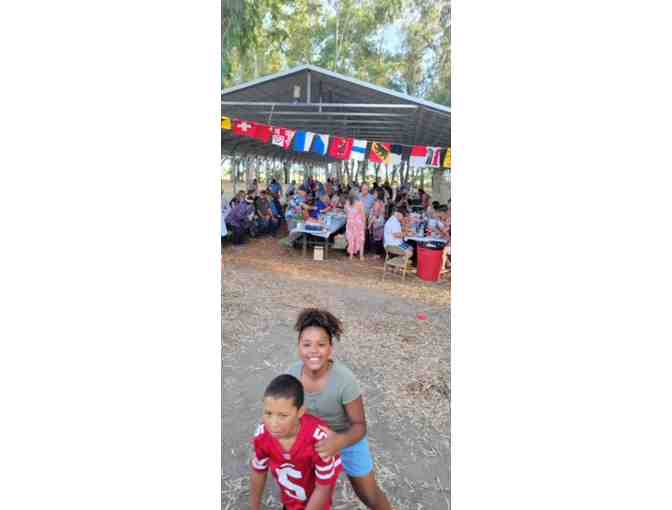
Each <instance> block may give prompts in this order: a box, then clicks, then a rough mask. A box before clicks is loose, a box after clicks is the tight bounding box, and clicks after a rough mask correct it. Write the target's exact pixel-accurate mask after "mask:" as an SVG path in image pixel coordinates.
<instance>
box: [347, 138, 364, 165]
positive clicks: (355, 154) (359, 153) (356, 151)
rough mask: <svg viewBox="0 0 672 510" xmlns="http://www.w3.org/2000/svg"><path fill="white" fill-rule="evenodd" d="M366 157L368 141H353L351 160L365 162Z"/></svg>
mask: <svg viewBox="0 0 672 510" xmlns="http://www.w3.org/2000/svg"><path fill="white" fill-rule="evenodd" d="M364 156H366V140H357V139H354V140H353V141H352V152H351V153H350V159H353V160H355V161H364Z"/></svg>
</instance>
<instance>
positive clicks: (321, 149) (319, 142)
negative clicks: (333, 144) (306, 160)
mask: <svg viewBox="0 0 672 510" xmlns="http://www.w3.org/2000/svg"><path fill="white" fill-rule="evenodd" d="M327 147H329V135H315V138H314V142H313V149H312V151H313V152H317V153H318V154H320V155H321V156H324V155H326V154H327Z"/></svg>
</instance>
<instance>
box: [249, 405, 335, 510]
mask: <svg viewBox="0 0 672 510" xmlns="http://www.w3.org/2000/svg"><path fill="white" fill-rule="evenodd" d="M323 427H326V423H325V422H324V421H322V420H321V419H319V418H316V417H315V416H311V415H309V414H304V415H303V416H302V417H301V429H300V430H299V434H298V436H297V437H296V440H295V441H294V444H293V445H292V448H291V449H290V450H289V451H285V449H284V448H283V447H282V445H281V444H280V442H279V441H278V440H277V439H276V438H275V437H273V436H272V435H271V433H270V432H268V431H267V430H266V429H265V427H264V425H263V424H262V425H259V427H257V431H256V433H255V434H254V439H253V444H254V458H253V459H252V469H254V470H256V471H261V472H263V471H267V470H268V469H269V468H270V471H271V474H272V475H273V477H274V478H275V481H276V482H277V483H278V485H279V486H280V492H281V494H282V503H283V504H284V505H285V507H286V508H287V510H303V509H305V508H306V505H307V504H308V499H309V498H310V495H311V494H312V493H313V490H314V489H315V484H320V485H329V486H331V494H332V497H331V498H330V499H329V503H328V504H327V506H325V507H324V510H331V503H332V499H333V493H334V488H335V487H336V481H337V480H338V477H339V475H340V474H341V471H342V470H343V467H342V466H341V457H340V456H339V455H336V456H335V457H330V458H329V459H327V460H326V461H325V460H322V458H321V457H320V456H319V455H318V454H317V452H316V451H315V443H317V442H318V441H320V440H321V439H324V438H325V437H326V435H327V434H326V432H325V430H324V428H323Z"/></svg>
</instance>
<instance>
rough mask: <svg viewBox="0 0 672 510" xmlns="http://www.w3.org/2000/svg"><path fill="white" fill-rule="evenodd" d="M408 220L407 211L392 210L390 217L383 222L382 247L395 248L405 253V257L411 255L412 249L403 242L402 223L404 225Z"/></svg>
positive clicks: (400, 209)
mask: <svg viewBox="0 0 672 510" xmlns="http://www.w3.org/2000/svg"><path fill="white" fill-rule="evenodd" d="M407 218H408V209H406V208H405V207H399V208H397V209H395V210H394V212H393V213H392V215H391V216H390V217H389V218H388V220H387V221H386V222H385V229H384V231H383V244H384V246H386V247H387V246H396V247H398V248H400V249H401V250H403V251H405V252H406V255H408V256H411V255H413V247H412V246H411V245H410V244H408V243H406V242H404V228H403V227H402V222H404V223H406V221H407Z"/></svg>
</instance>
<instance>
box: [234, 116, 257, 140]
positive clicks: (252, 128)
mask: <svg viewBox="0 0 672 510" xmlns="http://www.w3.org/2000/svg"><path fill="white" fill-rule="evenodd" d="M256 131H257V129H256V124H255V123H254V122H250V121H249V120H240V119H234V121H233V132H234V133H235V134H237V135H238V136H248V137H251V138H254V135H255V134H256Z"/></svg>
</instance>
